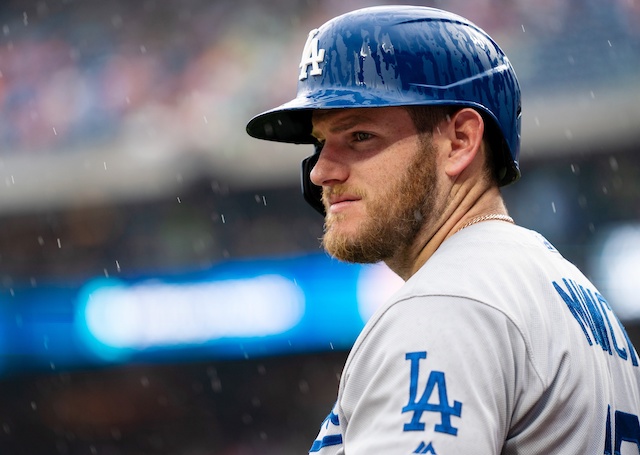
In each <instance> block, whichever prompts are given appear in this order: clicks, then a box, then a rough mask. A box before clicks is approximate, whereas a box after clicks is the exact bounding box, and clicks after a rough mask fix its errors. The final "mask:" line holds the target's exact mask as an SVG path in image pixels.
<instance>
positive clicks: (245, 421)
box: [242, 414, 253, 425]
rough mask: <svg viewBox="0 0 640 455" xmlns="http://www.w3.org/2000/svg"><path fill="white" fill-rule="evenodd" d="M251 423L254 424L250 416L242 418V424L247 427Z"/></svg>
mask: <svg viewBox="0 0 640 455" xmlns="http://www.w3.org/2000/svg"><path fill="white" fill-rule="evenodd" d="M251 422H253V417H251V415H250V414H244V415H243V416H242V423H244V424H245V425H249V424H250V423H251Z"/></svg>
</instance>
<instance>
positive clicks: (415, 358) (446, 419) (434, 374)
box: [402, 351, 462, 436]
mask: <svg viewBox="0 0 640 455" xmlns="http://www.w3.org/2000/svg"><path fill="white" fill-rule="evenodd" d="M405 358H406V360H409V361H410V362H411V373H410V374H411V376H410V378H411V382H410V384H409V402H408V403H407V405H406V406H405V407H403V408H402V412H403V413H405V412H413V416H412V417H411V421H409V422H408V423H405V424H404V431H424V428H425V424H424V423H422V422H421V421H420V420H421V419H422V413H423V412H437V413H439V414H440V423H439V424H437V425H436V426H435V428H434V430H435V431H437V432H439V433H447V434H451V435H453V436H456V435H457V434H458V429H457V428H455V427H454V426H452V425H451V416H455V417H460V414H461V413H462V403H460V402H459V401H454V402H453V405H449V398H448V397H447V384H446V381H445V376H444V373H443V372H442V371H431V372H430V373H429V378H428V379H427V385H426V386H425V388H424V392H423V393H422V396H421V397H420V398H418V378H419V376H420V360H421V359H426V358H427V352H426V351H422V352H408V353H407V354H406V356H405ZM436 388H437V394H436ZM433 395H435V399H434V400H431V398H432V396H433Z"/></svg>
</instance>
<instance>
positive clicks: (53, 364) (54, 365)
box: [49, 362, 56, 370]
mask: <svg viewBox="0 0 640 455" xmlns="http://www.w3.org/2000/svg"><path fill="white" fill-rule="evenodd" d="M49 368H51V369H52V370H55V369H56V364H55V363H53V362H49Z"/></svg>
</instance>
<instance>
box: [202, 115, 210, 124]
mask: <svg viewBox="0 0 640 455" xmlns="http://www.w3.org/2000/svg"><path fill="white" fill-rule="evenodd" d="M202 118H203V119H204V123H205V125H208V124H209V120H208V119H207V116H206V115H203V116H202Z"/></svg>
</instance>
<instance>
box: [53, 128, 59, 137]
mask: <svg viewBox="0 0 640 455" xmlns="http://www.w3.org/2000/svg"><path fill="white" fill-rule="evenodd" d="M52 128H53V135H54V136H57V135H58V131H56V127H55V126H54V127H52Z"/></svg>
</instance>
